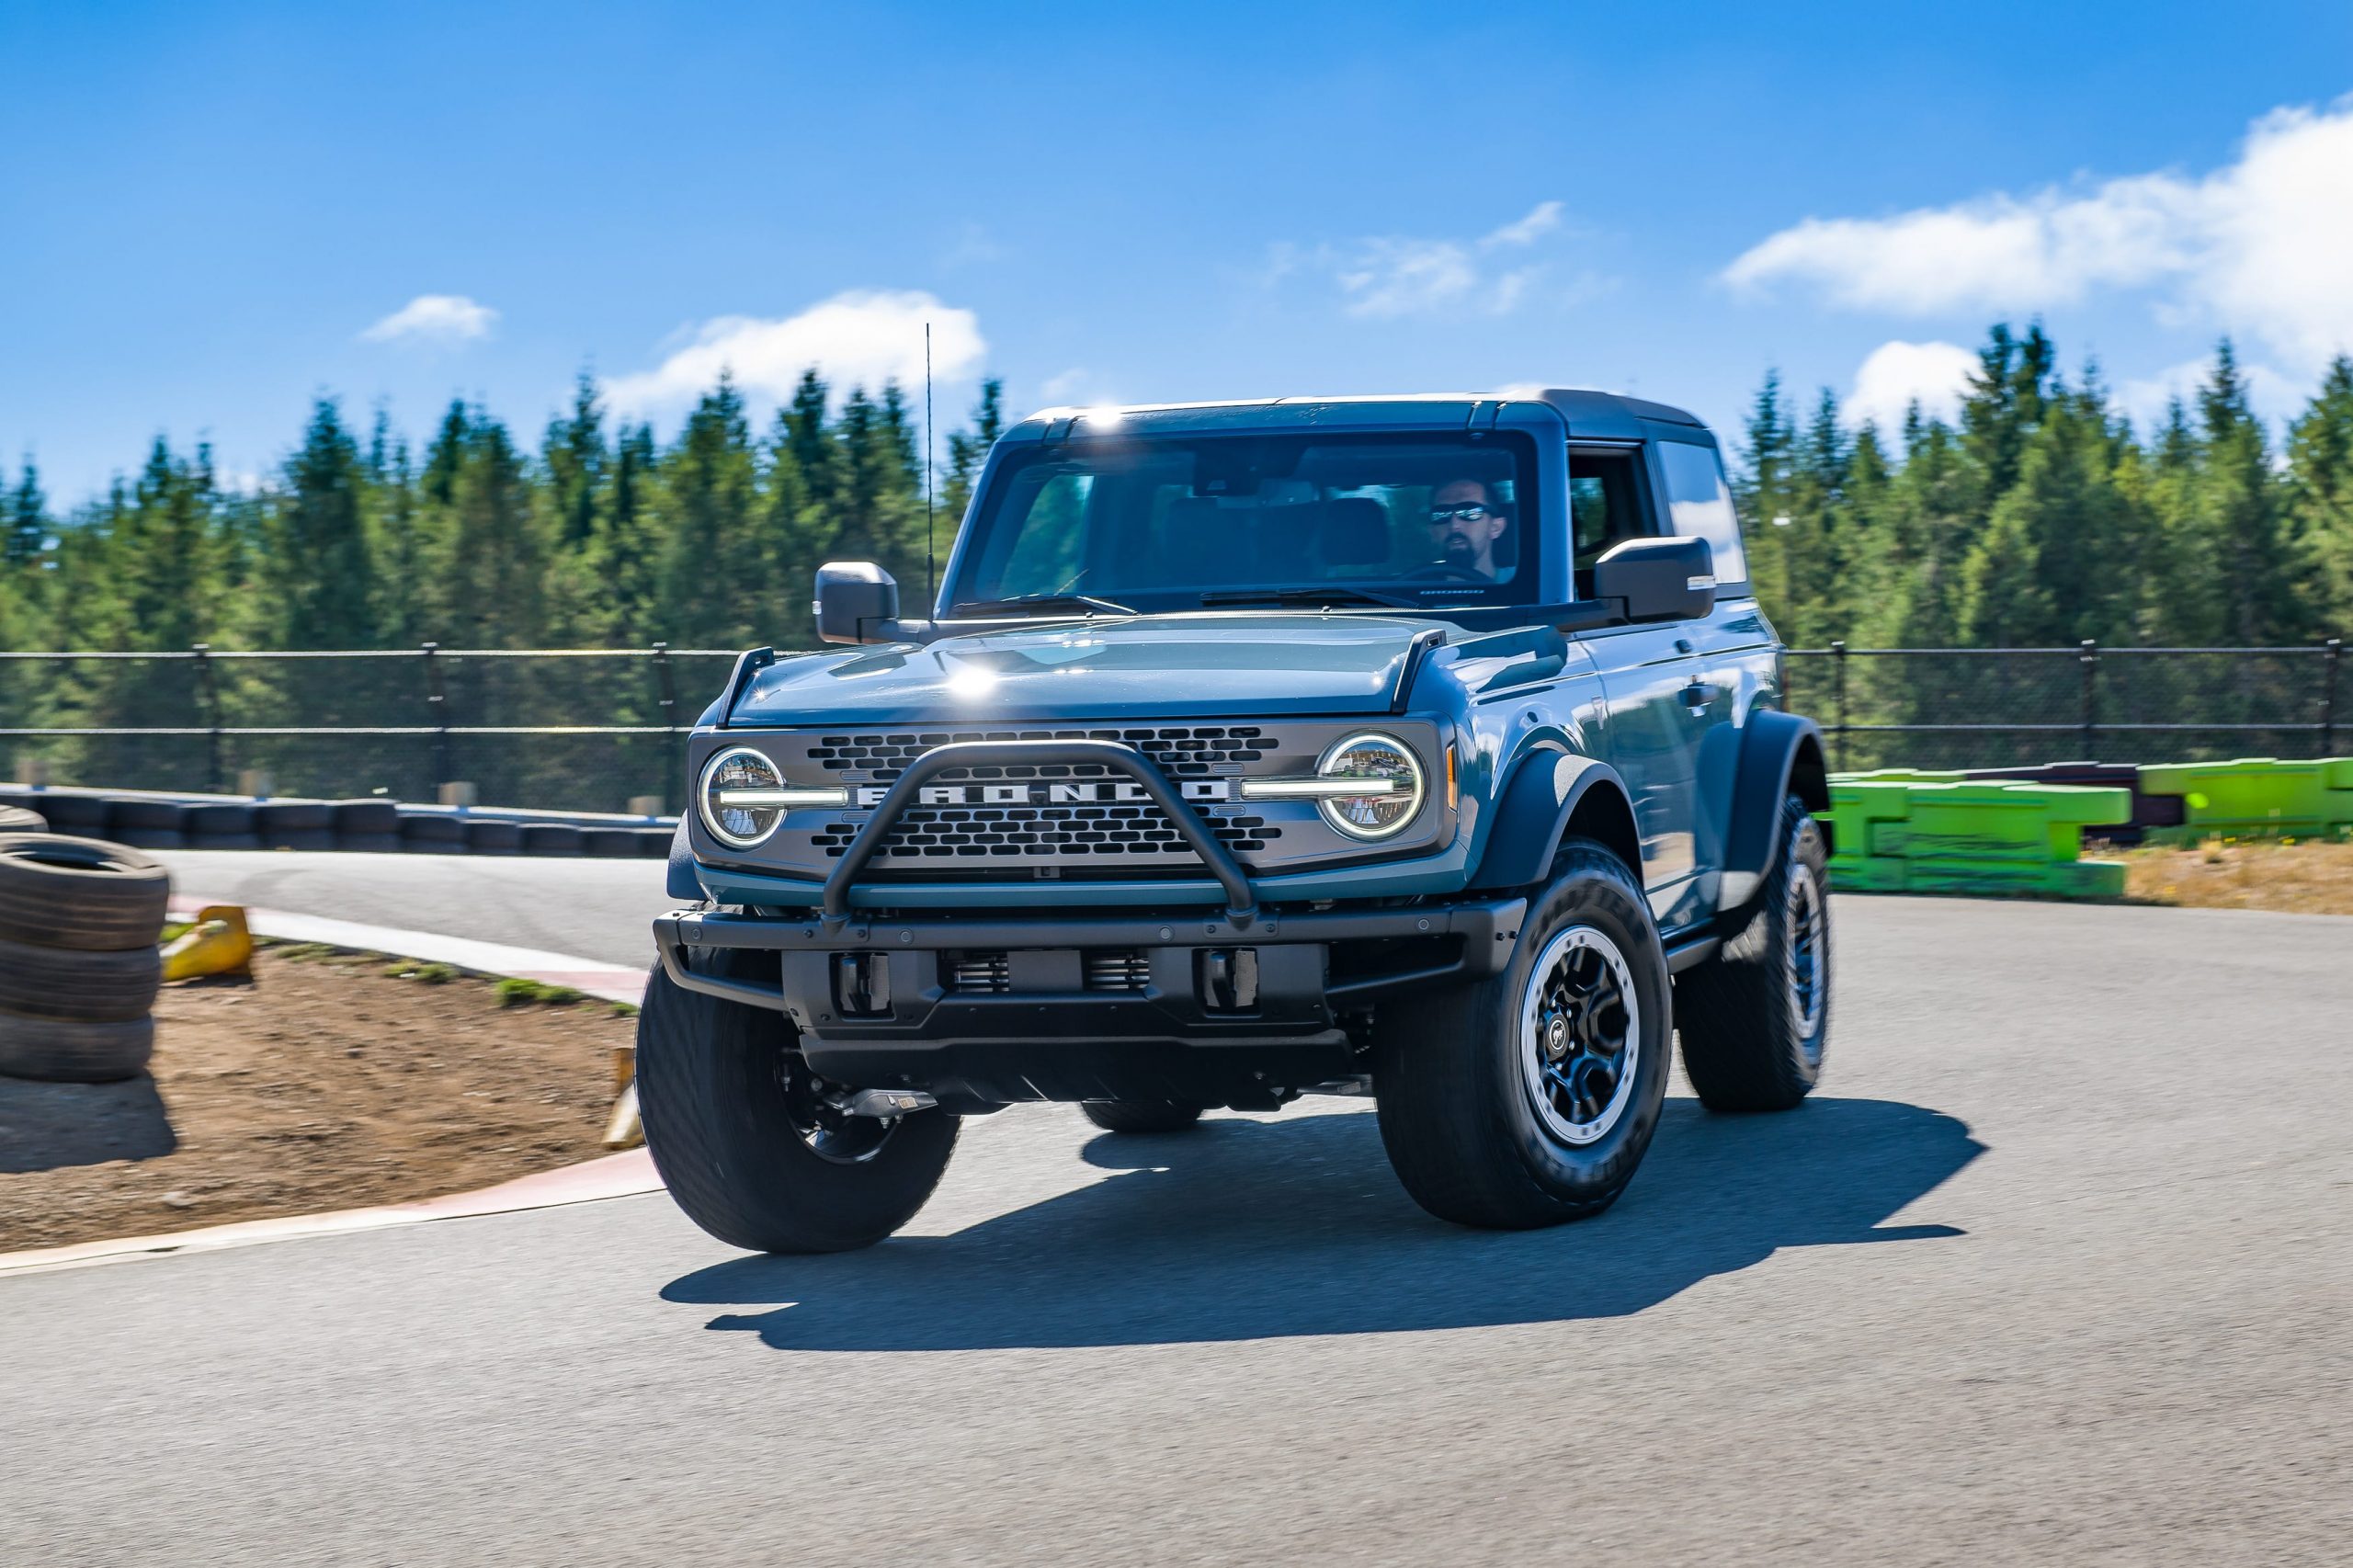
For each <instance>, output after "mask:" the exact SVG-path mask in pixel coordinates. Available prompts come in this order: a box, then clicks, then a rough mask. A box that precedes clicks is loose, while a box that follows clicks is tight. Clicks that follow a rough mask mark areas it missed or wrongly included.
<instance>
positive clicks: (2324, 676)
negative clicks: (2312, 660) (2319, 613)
mask: <svg viewBox="0 0 2353 1568" xmlns="http://www.w3.org/2000/svg"><path fill="white" fill-rule="evenodd" d="M2322 646H2323V647H2325V648H2326V649H2327V650H2328V652H2327V653H2325V654H2323V655H2322V658H2321V676H2320V681H2321V684H2320V754H2321V756H2328V755H2329V754H2330V753H2332V752H2334V751H2336V666H2337V665H2340V664H2342V663H2344V660H2345V640H2344V639H2343V638H2341V637H2332V638H2330V639H2329V640H2328V641H2327V642H2325V643H2323V644H2322Z"/></svg>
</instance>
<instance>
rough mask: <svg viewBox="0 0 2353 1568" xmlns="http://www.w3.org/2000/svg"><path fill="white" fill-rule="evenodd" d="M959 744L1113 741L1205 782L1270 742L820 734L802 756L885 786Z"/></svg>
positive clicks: (1082, 774) (1102, 733) (1026, 771)
mask: <svg viewBox="0 0 2353 1568" xmlns="http://www.w3.org/2000/svg"><path fill="white" fill-rule="evenodd" d="M966 741H1118V742H1120V744H1123V745H1130V746H1133V747H1134V748H1135V749H1136V750H1138V751H1140V752H1142V753H1143V754H1144V756H1148V757H1150V758H1152V760H1153V761H1154V762H1155V763H1158V764H1159V765H1160V770H1161V771H1162V772H1163V773H1165V774H1167V775H1168V777H1170V778H1210V777H1211V776H1212V775H1223V774H1231V773H1239V772H1241V771H1242V770H1243V768H1245V767H1247V766H1249V765H1250V764H1252V763H1255V762H1258V761H1261V760H1263V759H1264V758H1265V757H1266V756H1267V753H1268V752H1270V751H1272V750H1273V749H1274V742H1273V741H1272V740H1271V739H1269V738H1268V737H1267V733H1266V732H1265V731H1264V730H1262V729H1260V728H1259V727H1258V726H1256V725H1255V724H1176V725H1161V726H1156V727H1154V728H1151V729H1144V728H1137V729H1132V730H928V731H892V732H883V733H870V734H849V735H820V736H818V737H816V739H815V742H814V744H812V745H811V746H810V748H809V751H808V756H809V760H810V761H812V762H813V763H816V764H818V765H819V766H820V767H824V769H825V771H827V772H828V773H833V774H836V775H838V776H839V777H841V778H844V779H846V780H849V781H852V782H858V783H874V784H887V783H889V782H890V781H891V780H892V779H893V778H897V777H898V776H899V775H900V774H901V773H903V772H904V771H905V770H906V769H907V767H909V766H910V765H911V764H913V763H914V761H915V758H917V757H919V756H922V755H923V754H924V753H926V752H927V751H930V750H932V749H933V748H934V747H937V746H944V745H948V744H951V743H961V742H966ZM1103 776H1104V769H1102V768H1101V767H1091V766H1086V767H1037V768H977V769H974V770H972V772H971V773H969V774H962V773H950V774H944V775H942V778H944V779H948V780H953V779H956V778H1101V777H1103Z"/></svg>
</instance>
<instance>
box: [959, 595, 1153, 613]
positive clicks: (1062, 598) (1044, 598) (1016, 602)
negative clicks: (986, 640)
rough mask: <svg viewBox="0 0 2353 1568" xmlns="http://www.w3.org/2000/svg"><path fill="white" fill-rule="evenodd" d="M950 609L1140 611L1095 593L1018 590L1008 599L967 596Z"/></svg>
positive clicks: (983, 610)
mask: <svg viewBox="0 0 2353 1568" xmlns="http://www.w3.org/2000/svg"><path fill="white" fill-rule="evenodd" d="M1006 609H1010V610H1025V609H1078V610H1086V611H1089V612H1091V613H1093V614H1096V615H1134V614H1136V613H1138V612H1137V611H1135V610H1132V609H1130V608H1128V607H1127V606H1125V605H1122V604H1113V603H1112V602H1111V601H1110V600H1109V599H1098V598H1097V597H1095V596H1094V595H1092V594H1016V595H1014V596H1013V597H1011V598H1008V599H967V600H965V601H964V602H962V603H961V604H955V605H950V606H949V610H950V611H951V612H954V613H961V612H963V611H966V610H971V611H972V612H974V613H975V614H979V615H990V614H994V613H995V612H996V611H998V610H1006Z"/></svg>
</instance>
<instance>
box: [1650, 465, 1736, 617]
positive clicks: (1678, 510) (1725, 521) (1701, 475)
mask: <svg viewBox="0 0 2353 1568" xmlns="http://www.w3.org/2000/svg"><path fill="white" fill-rule="evenodd" d="M1658 456H1659V463H1660V466H1661V467H1663V468H1665V470H1666V509H1667V513H1668V515H1669V516H1670V517H1672V518H1673V520H1674V523H1675V531H1676V532H1677V534H1679V535H1681V536H1682V537H1684V538H1686V539H1704V540H1707V541H1708V551H1709V553H1710V554H1711V555H1713V556H1714V557H1715V565H1716V581H1717V582H1718V583H1721V584H1733V583H1745V582H1747V581H1748V558H1747V555H1746V554H1745V552H1744V551H1742V550H1741V547H1740V519H1739V518H1737V517H1734V516H1733V509H1732V491H1731V489H1730V487H1729V486H1727V485H1726V484H1725V483H1724V465H1723V460H1722V459H1720V458H1719V457H1717V456H1716V449H1714V448H1713V447H1695V446H1693V445H1691V444H1690V443H1689V442H1688V441H1661V442H1660V443H1659V444H1658Z"/></svg>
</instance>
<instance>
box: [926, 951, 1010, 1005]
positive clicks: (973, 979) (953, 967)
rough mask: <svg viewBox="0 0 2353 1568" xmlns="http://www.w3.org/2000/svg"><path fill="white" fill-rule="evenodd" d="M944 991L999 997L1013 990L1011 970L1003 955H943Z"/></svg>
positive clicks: (1008, 961)
mask: <svg viewBox="0 0 2353 1568" xmlns="http://www.w3.org/2000/svg"><path fill="white" fill-rule="evenodd" d="M941 959H942V963H941V967H942V968H943V969H944V970H945V971H947V978H948V989H949V990H950V991H953V992H956V993H958V994H961V995H968V996H971V995H979V996H989V995H998V996H1001V995H1003V994H1005V993H1006V992H1008V991H1010V990H1012V989H1013V967H1012V964H1011V961H1010V960H1007V958H1006V955H1005V954H1003V953H944V954H942V955H941Z"/></svg>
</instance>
